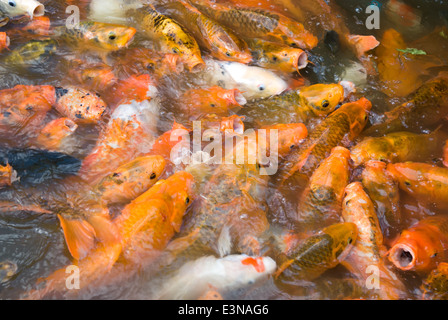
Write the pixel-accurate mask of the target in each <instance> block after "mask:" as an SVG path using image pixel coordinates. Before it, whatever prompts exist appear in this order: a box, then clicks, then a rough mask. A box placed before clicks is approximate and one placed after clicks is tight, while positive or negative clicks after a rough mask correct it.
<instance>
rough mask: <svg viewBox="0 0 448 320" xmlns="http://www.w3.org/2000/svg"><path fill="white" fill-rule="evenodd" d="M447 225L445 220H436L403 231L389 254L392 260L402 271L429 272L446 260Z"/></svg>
mask: <svg viewBox="0 0 448 320" xmlns="http://www.w3.org/2000/svg"><path fill="white" fill-rule="evenodd" d="M447 222H448V220H447V218H446V217H445V216H434V217H429V218H425V219H423V220H420V221H419V222H417V223H415V224H414V225H412V226H411V227H410V228H409V229H406V230H404V231H403V232H402V233H401V235H400V237H399V238H398V239H397V240H396V241H395V242H394V243H393V245H392V247H391V249H390V250H389V252H388V258H389V260H390V261H391V262H392V263H393V264H394V265H395V267H397V268H398V269H400V270H403V271H416V272H419V273H428V272H430V271H431V270H433V269H434V268H435V267H436V266H437V263H438V262H443V261H446V259H447V250H446V248H447V244H448V232H447V230H448V229H447V226H448V224H447Z"/></svg>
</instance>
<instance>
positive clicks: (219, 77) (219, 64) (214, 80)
mask: <svg viewBox="0 0 448 320" xmlns="http://www.w3.org/2000/svg"><path fill="white" fill-rule="evenodd" d="M206 64H207V68H206V70H205V72H204V74H203V77H204V80H206V81H207V82H208V83H209V84H210V85H219V86H220V87H223V88H224V89H235V88H236V89H238V90H240V92H241V93H242V94H243V96H244V97H245V98H246V99H248V100H249V99H256V98H267V97H270V96H273V95H277V94H280V93H282V92H283V91H285V90H286V89H287V87H288V86H287V83H286V82H285V81H284V80H283V79H282V78H280V77H279V76H277V75H276V74H275V73H273V72H272V71H270V70H266V69H263V68H260V67H256V66H247V65H245V64H242V63H239V62H229V61H217V60H211V59H209V60H207V61H206Z"/></svg>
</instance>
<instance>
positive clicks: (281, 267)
mask: <svg viewBox="0 0 448 320" xmlns="http://www.w3.org/2000/svg"><path fill="white" fill-rule="evenodd" d="M282 256H283V255H282ZM283 257H284V258H283V259H282V257H280V258H279V259H280V260H281V263H279V267H278V268H277V271H275V272H274V274H273V276H274V279H277V278H278V276H280V274H282V272H283V271H285V270H286V269H287V268H288V267H289V266H290V265H291V264H292V263H293V262H294V259H287V258H286V256H283Z"/></svg>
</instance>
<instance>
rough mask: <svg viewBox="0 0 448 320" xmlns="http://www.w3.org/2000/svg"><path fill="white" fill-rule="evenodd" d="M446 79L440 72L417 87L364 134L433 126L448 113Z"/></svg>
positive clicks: (447, 82)
mask: <svg viewBox="0 0 448 320" xmlns="http://www.w3.org/2000/svg"><path fill="white" fill-rule="evenodd" d="M447 92H448V79H447V78H446V75H445V74H443V73H442V74H440V75H439V76H438V77H437V78H434V79H432V80H430V81H428V82H426V83H425V84H423V85H422V86H421V87H420V88H418V89H417V90H416V91H415V93H414V94H413V96H412V99H411V100H409V101H408V102H406V103H404V104H402V105H400V106H398V107H396V108H395V109H393V110H392V111H389V112H386V113H385V114H384V116H385V117H384V120H383V121H382V122H380V123H378V124H375V125H373V126H371V127H370V128H368V129H367V130H366V131H365V132H364V134H365V135H369V136H378V135H384V134H387V133H391V132H396V131H407V130H411V129H412V130H416V131H423V130H424V129H428V128H430V127H431V126H435V125H437V124H438V123H440V121H441V120H442V119H443V118H445V117H446V116H447V115H448V94H447Z"/></svg>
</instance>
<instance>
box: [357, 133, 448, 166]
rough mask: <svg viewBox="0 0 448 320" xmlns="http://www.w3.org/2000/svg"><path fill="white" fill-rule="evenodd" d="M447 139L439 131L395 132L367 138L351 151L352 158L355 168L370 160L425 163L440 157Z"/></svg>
mask: <svg viewBox="0 0 448 320" xmlns="http://www.w3.org/2000/svg"><path fill="white" fill-rule="evenodd" d="M445 139H446V136H444V135H443V134H441V133H440V132H438V130H437V131H434V132H432V133H429V134H416V133H412V132H394V133H389V134H386V135H385V136H383V137H367V138H364V139H363V140H362V141H361V142H359V143H358V144H357V145H356V146H354V147H353V148H352V149H351V154H352V156H351V158H352V160H353V162H354V164H355V166H359V165H361V164H365V163H366V162H367V161H369V160H379V161H383V162H392V163H394V162H405V161H423V160H426V159H428V158H436V157H437V155H440V150H439V149H440V145H441V144H442V142H443V141H444V140H445Z"/></svg>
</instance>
